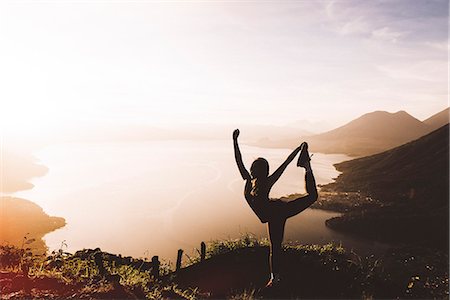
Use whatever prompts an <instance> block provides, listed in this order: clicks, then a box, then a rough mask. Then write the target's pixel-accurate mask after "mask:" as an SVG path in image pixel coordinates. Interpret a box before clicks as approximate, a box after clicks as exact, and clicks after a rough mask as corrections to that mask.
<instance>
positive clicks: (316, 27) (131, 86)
mask: <svg viewBox="0 0 450 300" xmlns="http://www.w3.org/2000/svg"><path fill="white" fill-rule="evenodd" d="M448 15H449V10H448V1H445V0H443V1H425V0H405V1H395V0H387V1H363V0H361V1H16V0H15V1H10V2H8V1H3V2H1V4H0V65H1V69H0V80H1V83H2V84H1V89H0V101H1V108H0V114H1V116H0V124H1V126H2V129H3V130H6V131H10V132H17V131H22V132H35V131H55V130H60V129H63V128H66V127H68V126H72V127H73V126H78V125H79V124H91V123H95V124H99V123H103V124H111V123H117V124H128V123H133V124H141V123H142V124H155V125H164V126H166V125H170V126H176V125H178V124H185V123H232V124H243V123H255V124H265V125H270V124H276V125H283V124H289V123H293V122H297V121H299V120H309V121H312V122H318V123H319V124H323V125H324V127H323V128H326V126H328V127H327V128H330V127H334V126H338V125H342V124H343V123H345V122H347V121H349V120H351V119H353V118H356V117H358V116H360V115H361V114H364V113H366V112H370V111H374V110H387V111H391V112H395V111H398V110H406V111H408V112H409V113H411V114H412V115H413V116H415V117H417V118H419V119H424V118H426V117H428V116H430V115H432V114H434V113H436V112H438V111H440V110H442V109H444V108H445V107H446V106H447V105H448V97H447V94H448V73H447V70H448V62H447V60H448V53H447V52H448V50H447V47H448V19H449V18H448Z"/></svg>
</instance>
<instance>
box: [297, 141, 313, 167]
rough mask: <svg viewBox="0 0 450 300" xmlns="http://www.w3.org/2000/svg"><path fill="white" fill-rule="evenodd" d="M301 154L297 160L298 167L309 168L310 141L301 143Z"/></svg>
mask: <svg viewBox="0 0 450 300" xmlns="http://www.w3.org/2000/svg"><path fill="white" fill-rule="evenodd" d="M300 148H301V150H300V155H299V157H298V160H297V166H298V167H302V168H307V167H308V166H309V162H310V160H311V158H310V157H309V153H308V143H306V142H303V143H302V144H301V145H300Z"/></svg>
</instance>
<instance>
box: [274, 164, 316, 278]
mask: <svg viewBox="0 0 450 300" xmlns="http://www.w3.org/2000/svg"><path fill="white" fill-rule="evenodd" d="M305 186H306V192H307V193H308V194H307V195H306V196H303V197H300V198H297V199H295V200H292V201H289V202H283V201H281V200H278V201H273V202H272V203H271V204H270V208H271V209H270V215H271V216H270V219H269V222H268V223H267V224H268V232H269V240H270V257H269V264H270V270H271V272H272V274H279V273H280V258H281V243H282V242H283V236H284V226H285V224H286V220H287V219H288V218H290V217H293V216H295V215H297V214H299V213H300V212H302V211H304V210H305V209H307V208H308V207H309V206H311V204H313V203H314V202H315V201H316V200H317V197H318V194H317V188H316V180H315V179H314V175H313V173H312V171H311V170H309V171H308V172H306V174H305Z"/></svg>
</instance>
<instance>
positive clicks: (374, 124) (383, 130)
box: [306, 111, 430, 156]
mask: <svg viewBox="0 0 450 300" xmlns="http://www.w3.org/2000/svg"><path fill="white" fill-rule="evenodd" d="M428 132H430V129H429V127H428V126H427V125H426V124H424V123H422V122H421V121H419V120H417V119H416V118H414V117H413V116H411V115H409V114H408V113H407V112H405V111H399V112H396V113H389V112H385V111H375V112H372V113H368V114H365V115H363V116H361V117H359V118H357V119H356V120H353V121H351V122H349V123H347V124H345V125H344V126H341V127H339V128H336V129H334V130H331V131H328V132H325V133H322V134H319V135H315V136H312V137H308V138H306V140H307V141H308V142H309V143H310V146H311V151H317V152H323V153H345V154H348V155H350V156H365V155H371V154H374V153H378V152H381V151H384V150H387V149H390V148H394V147H396V146H400V145H402V144H404V143H407V142H409V141H411V140H414V139H416V138H418V137H420V136H423V135H425V134H427V133H428Z"/></svg>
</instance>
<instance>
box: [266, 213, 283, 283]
mask: <svg viewBox="0 0 450 300" xmlns="http://www.w3.org/2000/svg"><path fill="white" fill-rule="evenodd" d="M285 224H286V219H284V218H277V219H275V220H271V221H269V222H268V230H269V240H270V256H269V264H270V272H271V273H272V274H271V277H272V276H275V275H279V274H280V268H281V266H280V265H281V243H282V242H283V236H284V225H285Z"/></svg>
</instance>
